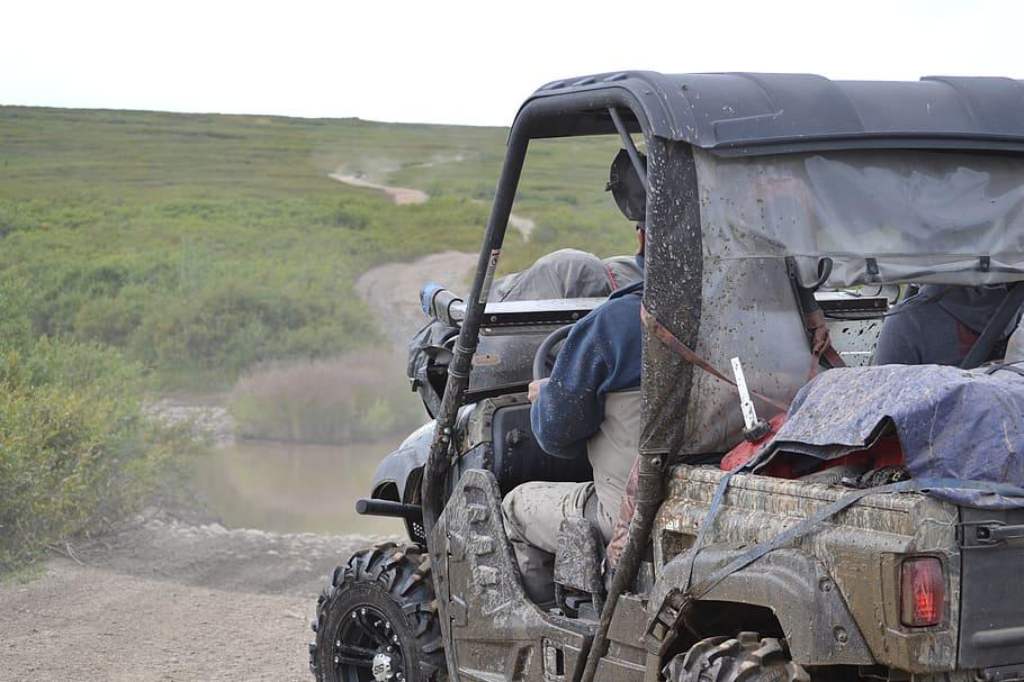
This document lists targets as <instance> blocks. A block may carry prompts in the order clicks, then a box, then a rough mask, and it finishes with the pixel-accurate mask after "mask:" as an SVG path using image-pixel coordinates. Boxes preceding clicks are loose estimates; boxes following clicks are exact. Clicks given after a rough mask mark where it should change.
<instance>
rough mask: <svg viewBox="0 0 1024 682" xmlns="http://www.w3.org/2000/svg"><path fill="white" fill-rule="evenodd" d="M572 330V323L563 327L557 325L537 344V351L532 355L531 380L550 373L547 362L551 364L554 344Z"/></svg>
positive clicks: (559, 341) (543, 377)
mask: <svg viewBox="0 0 1024 682" xmlns="http://www.w3.org/2000/svg"><path fill="white" fill-rule="evenodd" d="M571 331H572V325H571V324H567V325H565V326H564V327H559V328H558V329H556V330H555V331H553V332H551V333H550V334H548V336H547V338H545V339H544V340H543V341H541V342H540V345H539V346H537V352H536V353H534V355H533V380H534V381H537V380H539V379H547V378H548V376H549V375H550V374H551V369H550V367H549V364H553V362H554V355H556V354H555V353H553V351H554V349H555V346H556V345H558V344H559V343H561V342H562V341H564V340H565V337H567V336H569V332H571Z"/></svg>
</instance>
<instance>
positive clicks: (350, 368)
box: [229, 350, 425, 445]
mask: <svg viewBox="0 0 1024 682" xmlns="http://www.w3.org/2000/svg"><path fill="white" fill-rule="evenodd" d="M404 367H405V360H404V358H400V357H397V356H395V355H393V354H391V353H385V352H381V351H372V350H368V351H364V352H356V353H350V354H348V355H345V356H343V357H340V358H337V359H334V360H320V361H313V362H302V363H293V364H278V365H276V366H271V367H266V368H264V369H261V370H258V371H255V372H253V373H251V374H249V375H247V376H245V377H243V378H242V379H241V380H240V381H239V382H238V384H237V385H236V386H235V388H234V390H233V392H232V394H231V400H230V407H229V409H230V410H231V413H232V416H233V417H234V418H235V421H236V424H237V428H238V433H239V435H240V436H242V437H244V438H267V439H271V440H285V441H301V442H306V443H322V444H334V445H343V444H347V443H351V442H354V441H364V440H371V439H375V438H378V437H380V436H384V435H389V434H392V433H395V432H396V431H400V430H407V429H411V428H412V427H414V426H416V425H418V424H420V423H421V422H422V421H423V420H424V418H425V417H424V412H423V408H422V406H420V404H419V401H418V400H417V399H416V397H415V395H414V394H413V393H412V392H411V391H409V390H408V382H407V381H405V377H404V374H403V372H402V370H403V369H404Z"/></svg>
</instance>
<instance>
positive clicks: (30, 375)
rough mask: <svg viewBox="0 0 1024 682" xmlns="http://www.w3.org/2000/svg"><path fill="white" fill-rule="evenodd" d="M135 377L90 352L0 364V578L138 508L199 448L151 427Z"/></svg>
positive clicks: (80, 347) (43, 343)
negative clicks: (70, 538) (52, 547)
mask: <svg viewBox="0 0 1024 682" xmlns="http://www.w3.org/2000/svg"><path fill="white" fill-rule="evenodd" d="M140 386H141V379H140V373H139V368H138V366H136V365H133V364H131V363H128V362H126V361H125V360H124V359H123V358H122V357H121V356H120V354H118V353H116V352H114V351H111V350H108V349H103V348H100V347H98V346H94V345H90V344H76V343H66V342H56V341H51V340H49V339H46V338H44V339H42V340H40V341H39V342H38V343H37V344H36V345H35V346H34V347H32V348H31V349H29V350H27V351H21V350H13V349H12V350H7V351H6V352H4V353H3V354H0V500H3V504H2V505H0V570H4V569H9V568H12V567H15V566H18V565H21V564H23V563H25V562H27V561H30V560H31V559H33V558H34V557H35V556H37V555H38V553H39V552H40V551H42V550H43V549H44V548H45V547H46V546H47V545H48V544H51V543H54V542H58V541H60V540H61V539H62V538H65V537H68V536H72V535H75V534H78V533H81V532H83V531H87V530H89V529H91V528H94V527H96V526H98V525H102V524H103V523H105V522H107V521H109V520H112V519H114V518H116V517H117V516H118V515H120V514H123V513H124V512H125V511H128V510H130V509H132V508H134V507H135V506H136V505H137V504H138V503H139V502H140V501H141V500H143V499H144V498H145V496H146V495H147V494H149V493H150V492H152V491H153V490H154V489H155V487H156V486H157V483H158V481H160V480H162V479H165V478H166V477H167V474H168V473H169V471H171V470H172V469H173V468H174V467H175V466H176V463H177V462H178V461H180V459H181V457H182V455H183V454H184V453H186V452H190V451H194V450H195V445H194V444H193V443H192V441H191V439H190V437H189V436H188V435H187V434H186V433H185V432H184V431H183V430H181V429H167V428H165V427H161V426H157V425H155V424H152V423H150V422H148V421H147V420H145V419H144V418H143V417H142V416H141V412H140V395H141V394H140Z"/></svg>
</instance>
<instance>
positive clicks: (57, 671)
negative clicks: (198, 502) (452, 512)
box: [0, 511, 388, 682]
mask: <svg viewBox="0 0 1024 682" xmlns="http://www.w3.org/2000/svg"><path fill="white" fill-rule="evenodd" d="M386 539H388V538H382V537H377V536H357V535H343V536H328V535H314V534H311V533H302V534H276V533H267V532H264V531H259V530H243V529H235V530H229V529H226V528H224V527H223V526H220V525H219V524H216V523H210V524H199V525H196V524H191V523H186V522H184V521H181V520H179V519H177V518H174V517H173V516H171V515H168V514H166V513H163V512H155V511H151V512H149V513H147V514H145V515H142V516H139V517H137V518H135V519H132V520H131V521H129V522H127V523H125V524H123V525H122V526H121V527H120V528H118V529H117V530H115V531H114V532H112V533H110V534H108V535H105V536H103V537H102V538H99V539H97V540H93V541H91V542H89V543H87V544H84V545H81V546H76V547H74V548H72V550H71V554H73V557H74V559H73V558H71V556H68V557H57V558H54V559H51V560H50V561H48V562H47V563H46V565H45V573H44V575H43V576H42V577H39V578H36V579H34V580H32V581H31V582H29V583H27V584H18V583H16V582H9V583H7V584H4V585H3V586H2V587H0V613H2V614H3V618H0V661H2V663H0V679H2V680H19V681H20V680H71V679H74V680H275V681H279V680H302V681H303V682H305V681H306V680H309V679H312V678H311V677H310V675H309V671H308V668H307V664H308V658H307V653H306V645H307V644H308V642H309V641H310V639H311V636H312V631H311V630H310V629H309V619H310V618H311V617H312V612H313V605H314V603H315V602H314V600H315V597H316V595H317V593H318V592H319V590H320V588H321V586H322V585H324V584H325V581H326V576H327V575H328V573H329V572H330V571H332V570H333V568H334V566H335V565H336V564H338V563H341V562H343V561H345V560H346V559H347V558H348V556H349V555H350V554H351V553H352V552H353V551H355V550H357V549H359V548H361V547H365V546H368V545H371V544H373V543H374V542H381V541H384V540H386Z"/></svg>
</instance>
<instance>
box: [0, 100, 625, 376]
mask: <svg viewBox="0 0 1024 682" xmlns="http://www.w3.org/2000/svg"><path fill="white" fill-rule="evenodd" d="M506 134H507V131H505V130H503V129H499V128H474V127H454V126H426V125H400V124H383V123H371V122H366V121H360V120H354V119H347V120H306V119H287V118H280V117H261V116H218V115H186V114H165V113H154V112H123V111H79V110H55V109H38V108H23V107H0V286H2V287H4V288H5V289H6V290H7V291H13V292H17V296H18V297H19V303H18V305H22V306H24V307H26V308H27V309H28V310H29V311H30V315H29V317H30V329H29V330H27V332H26V333H27V334H29V335H30V336H32V337H39V336H41V335H47V336H50V337H53V338H66V339H70V340H74V341H79V342H88V343H98V344H101V345H104V346H110V347H113V348H116V349H118V350H119V351H120V352H122V353H123V354H124V355H125V356H126V357H127V358H128V359H129V360H130V361H133V362H137V363H139V364H141V366H142V367H143V368H144V370H145V372H146V373H147V376H148V381H149V382H150V386H152V387H154V388H156V389H161V390H169V389H200V390H203V389H223V388H226V387H228V386H230V385H231V384H232V383H233V382H234V380H235V379H236V378H238V377H239V376H240V375H242V374H243V373H244V372H246V371H247V370H249V369H250V368H253V367H255V366H257V365H261V364H264V363H267V362H270V361H279V360H287V359H300V360H317V359H329V358H334V357H337V356H338V355H341V354H344V353H348V352H352V351H354V350H357V349H360V348H364V347H366V346H367V345H368V344H371V343H373V342H374V341H376V340H379V339H380V335H379V332H378V330H377V328H376V326H375V324H374V323H373V321H372V320H371V319H370V318H369V315H368V313H367V310H366V308H365V306H364V304H363V303H362V302H361V301H359V300H358V299H357V297H356V296H355V294H354V292H353V283H354V281H355V278H356V277H357V276H358V275H359V274H360V273H361V272H363V271H365V270H366V269H367V268H369V267H372V266H373V265H376V264H379V263H382V262H387V261H393V260H406V259H412V258H415V257H416V256H419V255H422V254H426V253H431V252H434V251H440V250H444V249H462V250H470V251H475V250H477V249H478V248H479V244H480V238H481V235H482V228H483V225H484V223H485V222H486V217H487V212H488V203H489V201H490V199H491V197H492V195H493V191H494V187H495V184H496V181H497V176H498V171H499V169H500V164H501V158H502V155H503V151H504V138H505V135H506ZM616 148H617V142H616V141H615V140H608V139H600V140H596V139H589V140H582V139H581V140H571V141H544V142H539V143H537V144H536V145H535V146H534V147H533V148H532V149H531V151H530V154H529V158H528V160H527V166H526V171H525V174H524V178H523V182H522V185H521V188H520V193H519V197H518V200H517V204H516V209H515V210H516V211H517V212H519V213H521V214H523V215H525V216H527V217H530V218H532V219H534V220H535V221H536V222H537V224H538V227H537V229H536V231H535V232H534V237H533V239H532V240H531V241H530V242H528V243H527V242H524V241H523V240H522V239H521V238H519V237H518V235H516V234H515V233H514V232H511V231H510V234H509V238H508V239H507V240H506V241H507V248H506V251H505V254H504V256H503V268H504V270H505V271H508V270H510V269H514V268H517V267H522V266H523V265H525V264H527V263H529V262H531V261H532V260H533V259H534V258H536V257H537V256H539V255H541V254H543V253H547V252H549V251H551V250H554V249H556V248H560V247H562V246H579V245H581V244H584V245H586V247H587V248H589V249H590V250H593V251H595V252H596V253H598V254H599V255H609V254H612V253H623V252H626V251H628V249H629V248H630V244H631V240H632V234H631V231H630V230H629V229H628V226H626V225H625V224H624V223H623V221H622V219H621V217H619V216H618V214H617V213H616V212H615V211H614V209H613V208H612V203H611V200H610V197H608V196H607V195H605V194H604V192H603V191H602V189H603V184H604V180H605V174H606V167H607V163H608V161H609V160H610V158H611V156H612V154H613V153H614V150H615V149H616ZM337 170H342V171H343V172H352V173H356V172H362V173H366V174H369V175H370V176H372V177H374V178H376V179H378V180H383V181H387V182H389V183H391V184H397V185H403V186H410V187H416V188H421V189H424V190H426V191H427V192H428V193H429V194H430V195H431V199H430V201H428V202H427V203H426V204H422V205H413V206H395V205H393V204H392V203H390V201H389V200H388V198H387V197H386V196H384V195H383V194H381V193H379V192H375V191H372V190H365V189H357V188H352V187H347V186H345V185H343V184H341V183H339V182H337V181H335V180H332V179H330V178H328V174H329V173H331V172H334V171H337ZM0 324H2V321H0Z"/></svg>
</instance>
